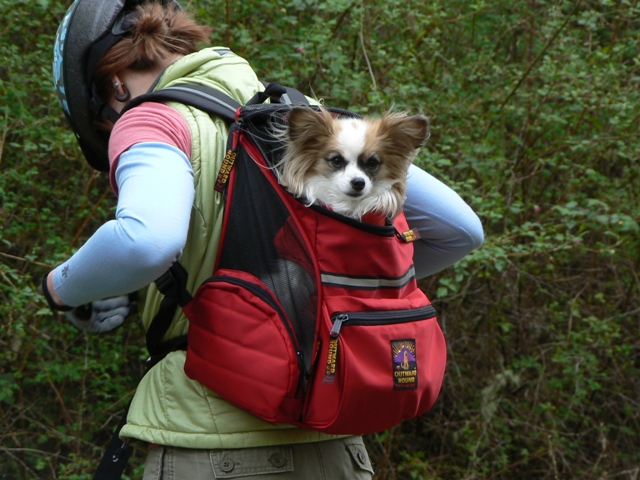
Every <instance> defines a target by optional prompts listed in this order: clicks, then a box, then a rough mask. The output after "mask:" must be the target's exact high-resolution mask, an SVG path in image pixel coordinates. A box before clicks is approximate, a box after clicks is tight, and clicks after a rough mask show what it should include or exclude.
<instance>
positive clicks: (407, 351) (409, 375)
mask: <svg viewBox="0 0 640 480" xmlns="http://www.w3.org/2000/svg"><path fill="white" fill-rule="evenodd" d="M391 354H392V356H393V389H394V390H416V389H417V388H418V364H417V362H416V340H415V339H414V338H405V339H402V340H391Z"/></svg>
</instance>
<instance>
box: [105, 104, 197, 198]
mask: <svg viewBox="0 0 640 480" xmlns="http://www.w3.org/2000/svg"><path fill="white" fill-rule="evenodd" d="M143 142H160V143H166V144H169V145H172V146H174V147H176V148H177V149H179V150H182V151H183V152H184V153H185V155H186V156H187V158H189V159H190V158H191V132H190V131H189V126H188V125H187V122H186V120H185V119H184V118H183V117H182V115H180V114H179V113H178V112H177V111H176V110H175V109H173V108H171V107H169V106H168V105H165V104H163V103H156V102H148V103H143V104H142V105H140V106H138V107H135V108H133V109H131V110H129V111H128V112H125V114H124V115H122V117H120V119H119V120H118V121H117V122H116V124H115V125H114V127H113V130H112V132H111V137H110V138H109V164H110V166H111V168H110V177H111V185H112V186H113V187H114V190H116V191H117V189H116V188H115V171H116V168H117V166H118V159H119V158H120V155H122V154H123V153H124V152H126V151H127V150H128V149H129V148H131V147H132V146H133V145H135V144H137V143H143Z"/></svg>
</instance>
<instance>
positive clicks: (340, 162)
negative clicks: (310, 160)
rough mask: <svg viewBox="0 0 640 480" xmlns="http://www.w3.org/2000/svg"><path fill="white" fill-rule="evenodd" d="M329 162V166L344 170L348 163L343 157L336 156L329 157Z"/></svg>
mask: <svg viewBox="0 0 640 480" xmlns="http://www.w3.org/2000/svg"><path fill="white" fill-rule="evenodd" d="M327 162H329V164H331V166H332V167H333V168H342V167H344V164H345V163H346V162H345V159H344V157H343V156H342V155H334V156H333V157H329V158H327Z"/></svg>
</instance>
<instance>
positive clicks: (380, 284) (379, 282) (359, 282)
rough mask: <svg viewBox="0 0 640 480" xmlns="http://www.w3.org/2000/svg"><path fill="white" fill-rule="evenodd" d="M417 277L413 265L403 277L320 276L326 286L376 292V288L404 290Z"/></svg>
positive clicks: (332, 274)
mask: <svg viewBox="0 0 640 480" xmlns="http://www.w3.org/2000/svg"><path fill="white" fill-rule="evenodd" d="M415 276H416V270H415V267H414V266H413V265H411V267H409V270H408V271H407V273H405V274H404V275H402V276H401V277H396V278H383V277H354V276H348V275H340V274H336V273H322V274H321V275H320V277H321V279H322V283H323V284H324V285H331V286H334V287H344V288H360V289H367V290H374V289H376V288H402V287H404V286H405V285H406V284H407V283H409V282H410V281H411V280H413V279H414V278H415Z"/></svg>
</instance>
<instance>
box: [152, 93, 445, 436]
mask: <svg viewBox="0 0 640 480" xmlns="http://www.w3.org/2000/svg"><path fill="white" fill-rule="evenodd" d="M280 89H282V87H280V86H277V85H274V84H271V86H270V87H269V88H268V89H267V91H266V93H261V94H260V97H259V98H256V101H255V102H250V103H255V104H251V105H245V106H240V105H238V104H236V102H234V101H233V100H232V99H230V98H228V97H226V96H225V95H223V94H221V93H220V92H217V91H215V90H208V89H205V88H203V87H200V86H198V87H194V86H192V85H182V86H178V87H170V88H168V89H164V90H161V91H160V92H156V93H154V94H150V95H151V97H150V96H145V97H143V98H142V99H141V100H140V101H148V100H152V101H166V100H178V101H182V102H184V103H187V104H191V105H194V106H196V107H198V108H201V109H202V110H205V111H207V112H209V113H211V114H215V115H218V116H222V117H223V118H226V119H227V121H228V122H229V123H230V134H229V148H228V153H227V156H226V158H225V161H224V164H223V166H222V169H221V171H220V175H219V177H218V181H217V183H216V185H215V188H216V189H217V190H219V191H220V192H223V194H224V195H226V200H225V202H226V204H225V212H224V228H223V233H222V235H223V237H222V242H221V247H220V251H219V253H218V261H217V265H216V267H215V269H214V271H213V272H212V276H211V277H210V278H209V279H208V280H206V281H205V282H203V284H202V285H201V286H200V287H199V289H198V290H197V292H196V293H195V295H193V298H192V297H191V296H190V295H189V294H188V293H187V292H186V290H185V289H184V276H185V275H186V272H184V270H183V269H182V268H181V267H180V266H179V264H176V265H175V266H174V267H173V268H172V270H171V271H170V272H169V273H168V274H167V275H165V276H164V277H163V278H161V279H160V280H159V281H158V282H157V284H158V286H159V288H160V290H161V291H162V292H163V293H165V295H167V297H166V298H165V300H166V301H167V302H166V303H167V305H170V304H171V299H172V298H173V299H177V301H178V302H179V303H180V305H181V306H182V308H183V309H184V312H185V314H186V316H187V317H188V318H189V321H190V326H189V333H188V336H187V342H186V350H187V358H186V364H185V372H186V374H187V375H188V376H189V377H190V378H192V379H195V380H198V381H199V382H201V383H202V384H203V385H205V386H206V387H207V388H209V389H211V390H213V391H215V392H216V393H218V394H219V395H220V396H222V397H223V398H225V399H227V400H228V401H230V402H231V403H233V404H234V405H237V406H239V407H241V408H243V409H245V410H247V411H249V412H251V413H253V414H255V415H257V416H258V417H260V418H263V419H264V420H267V421H269V422H284V423H289V424H293V425H297V426H300V427H302V428H308V429H313V430H319V431H322V432H326V433H333V434H364V433H370V432H376V431H381V430H385V429H388V428H390V427H393V426H395V425H397V424H398V423H400V422H401V421H403V420H406V419H409V418H413V417H416V416H419V415H421V414H423V413H425V412H426V411H427V410H428V409H429V408H431V406H432V405H433V403H434V402H435V400H436V398H437V396H438V393H439V391H440V387H441V385H442V379H443V375H444V370H445V364H446V345H445V341H444V337H443V334H442V331H441V329H440V326H439V325H438V322H437V319H436V312H435V310H434V308H433V307H432V305H431V302H430V301H429V299H428V298H427V296H426V295H425V294H424V293H423V292H422V291H421V290H420V289H419V288H418V286H417V283H416V278H415V271H414V266H413V245H412V240H413V239H414V237H415V233H414V232H413V231H412V230H410V228H409V226H408V225H407V222H406V219H405V217H404V215H400V216H399V217H398V218H396V219H395V221H394V222H393V223H387V224H386V225H374V224H369V223H364V222H359V221H356V220H353V219H351V218H347V217H344V216H342V215H338V214H336V213H334V212H331V211H329V210H327V209H324V208H321V207H317V206H311V207H308V206H306V205H305V204H304V203H303V202H302V201H300V200H299V199H296V198H294V197H293V196H292V195H290V194H289V193H288V192H287V191H286V190H285V189H284V188H283V187H281V186H280V185H279V184H278V182H277V179H276V176H275V173H274V171H273V168H272V166H273V165H274V164H275V163H276V162H277V161H278V159H279V158H280V155H281V154H282V150H283V145H282V144H281V142H280V140H278V139H276V138H274V136H273V135H272V133H270V132H272V131H273V127H274V125H275V124H283V123H286V116H287V112H288V111H289V109H290V105H287V104H286V103H274V101H276V100H281V101H282V99H285V100H286V99H288V98H290V97H294V95H296V92H295V91H292V90H287V91H286V92H285V91H284V90H280ZM267 97H271V100H272V103H270V104H265V103H262V102H263V101H264V99H265V98H267ZM294 98H295V99H298V101H300V102H301V103H303V102H304V101H305V100H304V96H302V95H301V94H299V95H298V96H296V97H294ZM222 104H224V106H223V107H221V105H222ZM325 108H326V107H325ZM329 110H330V111H331V112H332V114H334V115H349V116H355V114H353V113H351V112H348V111H344V110H339V109H332V108H329ZM212 188H213V186H212ZM165 307H166V306H163V307H161V312H160V314H159V315H158V316H159V317H162V316H163V315H164V317H165V320H164V321H161V320H159V319H156V320H154V322H153V324H152V327H151V328H150V329H149V331H148V334H147V337H148V343H149V344H150V351H151V353H152V354H161V353H162V352H163V351H166V350H167V349H171V348H173V349H175V348H180V345H179V344H180V343H181V340H182V339H178V340H174V341H171V342H168V344H167V343H165V344H160V343H159V339H160V338H161V337H162V335H163V332H164V331H166V325H167V322H169V321H170V319H171V318H172V316H173V315H172V313H173V310H172V309H171V308H165ZM163 310H165V311H166V312H169V313H166V312H165V314H163ZM163 323H164V324H165V325H164V326H163V325H162V324H163Z"/></svg>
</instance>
